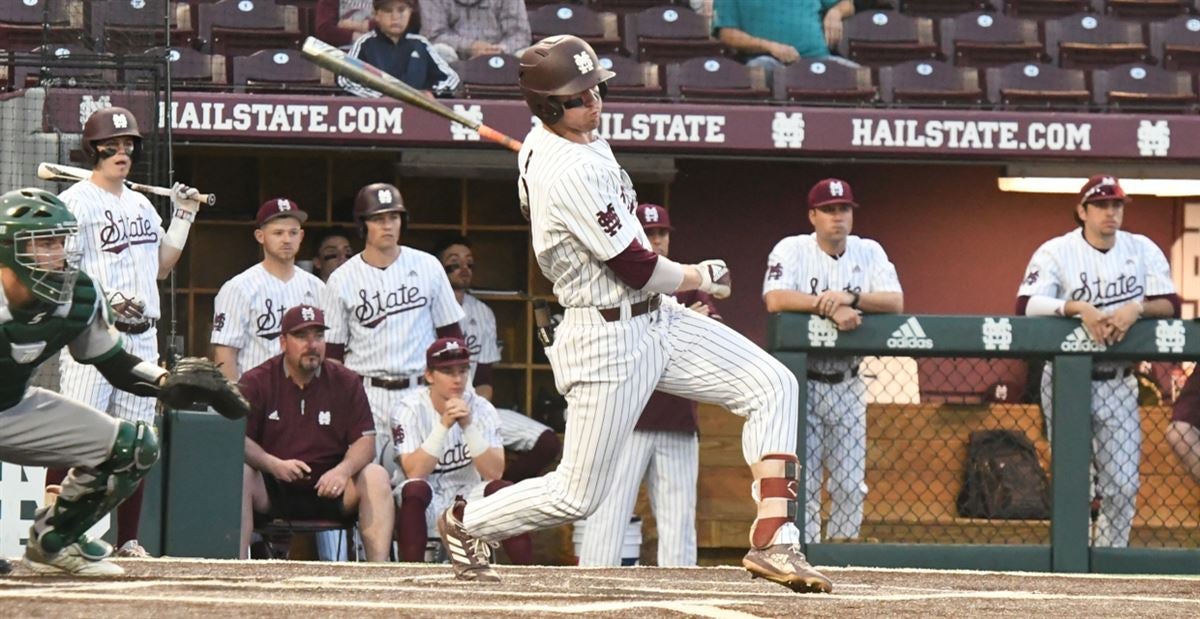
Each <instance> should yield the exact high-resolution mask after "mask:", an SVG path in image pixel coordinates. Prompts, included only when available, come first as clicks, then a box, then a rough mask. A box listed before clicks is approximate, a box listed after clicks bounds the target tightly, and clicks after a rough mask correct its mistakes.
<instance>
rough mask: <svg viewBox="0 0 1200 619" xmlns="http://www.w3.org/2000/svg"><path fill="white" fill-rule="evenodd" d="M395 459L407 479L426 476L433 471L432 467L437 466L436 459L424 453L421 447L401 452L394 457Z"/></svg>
mask: <svg viewBox="0 0 1200 619" xmlns="http://www.w3.org/2000/svg"><path fill="white" fill-rule="evenodd" d="M396 460H397V461H398V463H399V464H400V468H403V469H404V475H405V477H408V478H409V479H417V478H425V477H428V476H429V474H430V473H432V472H433V469H434V468H436V467H437V460H436V459H434V457H433V456H431V455H429V454H427V453H425V450H423V449H418V450H416V451H414V452H412V453H407V454H401V455H399V456H397V457H396Z"/></svg>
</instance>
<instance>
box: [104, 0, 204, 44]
mask: <svg viewBox="0 0 1200 619" xmlns="http://www.w3.org/2000/svg"><path fill="white" fill-rule="evenodd" d="M168 15H169V16H170V20H171V21H170V23H171V40H172V41H175V42H176V43H179V42H182V41H185V40H187V39H188V38H189V37H191V33H192V14H191V7H190V6H189V5H188V4H187V3H186V2H168V0H94V1H93V2H92V3H91V17H92V21H91V32H92V38H93V39H94V40H95V41H96V49H98V50H103V51H106V52H110V53H114V54H124V53H137V52H141V51H143V50H145V49H146V48H148V47H154V46H161V45H164V44H165V43H166V42H167V32H166V30H165V29H164V28H163V20H164V18H165V17H167V16H168Z"/></svg>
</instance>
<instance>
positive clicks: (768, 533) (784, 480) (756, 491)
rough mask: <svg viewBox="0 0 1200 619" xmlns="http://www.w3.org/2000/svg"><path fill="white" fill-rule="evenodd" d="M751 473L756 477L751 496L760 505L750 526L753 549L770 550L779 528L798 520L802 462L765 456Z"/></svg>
mask: <svg viewBox="0 0 1200 619" xmlns="http://www.w3.org/2000/svg"><path fill="white" fill-rule="evenodd" d="M750 472H751V473H752V474H753V475H754V483H753V484H752V485H751V486H750V494H751V495H753V496H754V501H755V502H756V503H758V517H757V518H755V519H754V524H752V525H750V546H751V547H752V548H766V547H767V546H770V545H771V541H772V540H773V539H774V537H775V532H776V531H778V530H779V527H782V526H783V525H785V524H787V523H789V522H794V521H795V520H796V501H797V497H798V495H799V492H800V461H799V460H797V458H796V455H795V454H784V453H772V454H765V455H763V457H762V460H759V461H758V462H755V463H754V464H751V465H750Z"/></svg>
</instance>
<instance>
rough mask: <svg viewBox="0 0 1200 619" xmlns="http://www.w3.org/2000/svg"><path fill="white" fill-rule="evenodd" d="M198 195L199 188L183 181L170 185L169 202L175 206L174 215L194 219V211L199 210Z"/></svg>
mask: <svg viewBox="0 0 1200 619" xmlns="http://www.w3.org/2000/svg"><path fill="white" fill-rule="evenodd" d="M199 195H200V190H198V189H196V188H194V187H188V186H187V185H184V184H183V183H175V184H174V185H171V204H173V205H174V206H175V217H178V218H180V219H186V220H188V221H189V222H190V221H196V213H198V212H200V200H199V198H197V196H199Z"/></svg>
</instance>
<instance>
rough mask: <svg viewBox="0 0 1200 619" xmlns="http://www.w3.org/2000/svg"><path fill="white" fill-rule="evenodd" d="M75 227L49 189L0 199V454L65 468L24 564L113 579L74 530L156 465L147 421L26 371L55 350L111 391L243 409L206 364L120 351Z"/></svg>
mask: <svg viewBox="0 0 1200 619" xmlns="http://www.w3.org/2000/svg"><path fill="white" fill-rule="evenodd" d="M77 232H78V226H77V224H76V222H75V218H74V217H73V216H72V215H71V213H70V211H68V210H67V207H66V205H64V204H63V203H62V201H60V200H59V199H58V198H57V197H56V196H55V195H54V194H52V193H49V192H46V191H42V190H40V189H20V190H17V191H11V192H9V193H6V194H4V195H2V196H0V460H5V461H7V462H12V463H16V464H25V465H31V466H45V467H72V468H71V470H70V472H69V473H68V474H67V478H66V480H65V481H64V482H63V484H62V493H61V494H60V495H59V497H58V500H57V501H55V502H54V503H53V504H52V505H47V506H44V507H41V508H40V509H38V510H37V512H35V514H34V522H33V526H32V527H30V531H29V541H28V542H27V544H26V546H25V559H24V564H25V566H26V567H28V568H29V569H30V570H32V571H34V572H38V573H51V574H54V573H63V572H65V573H67V574H71V575H76V576H115V575H119V574H122V573H123V572H124V570H122V569H121V567H120V566H118V565H116V564H114V563H111V562H109V561H107V560H106V559H107V557H108V556H109V554H111V553H112V547H111V546H109V545H108V544H107V543H105V542H103V541H101V540H91V539H88V538H87V537H86V536H85V535H84V533H85V532H86V531H87V530H88V529H89V528H91V526H92V525H94V524H95V523H96V522H97V521H99V520H100V519H101V518H103V517H104V515H105V514H107V513H109V512H110V511H112V510H113V509H114V508H116V507H117V505H119V504H120V503H121V501H123V500H125V498H126V497H128V496H129V494H130V493H132V492H133V491H134V489H135V488H136V487H137V484H138V481H139V480H141V479H142V477H144V476H145V475H146V473H147V472H149V470H150V467H152V466H154V463H155V461H157V460H158V439H157V437H156V436H155V433H154V429H153V427H152V426H151V425H149V424H146V423H143V422H138V423H131V422H128V421H123V420H119V419H115V418H113V417H110V416H108V415H106V414H104V413H102V412H100V411H98V410H96V409H94V408H91V407H88V406H86V405H84V404H81V403H79V402H77V401H75V400H72V399H69V398H66V397H64V396H62V395H59V394H57V393H54V392H51V391H47V390H45V389H40V388H37V387H29V386H28V383H29V378H30V376H31V375H32V374H33V371H34V370H35V369H36V368H37V366H38V365H40V364H41V363H42V362H43V361H45V360H46V359H47V358H49V357H52V356H54V354H56V353H57V352H58V351H59V350H60V349H62V348H63V347H64V346H66V347H69V348H70V351H71V354H73V355H74V356H75V358H76V359H78V360H80V361H81V362H83V363H88V364H91V365H94V366H96V369H98V370H99V371H100V373H101V374H103V375H104V378H105V379H107V380H108V381H109V382H111V383H112V384H113V386H115V387H117V388H118V389H122V390H124V391H128V392H129V393H133V394H135V395H139V396H157V397H158V398H159V400H160V401H162V402H163V403H164V405H166V406H171V407H183V406H188V405H191V404H200V403H207V404H211V405H212V406H213V408H215V409H216V410H217V411H218V412H220V413H221V414H222V415H225V416H226V417H229V418H234V419H236V418H240V417H242V416H244V415H245V414H246V412H247V411H248V409H249V407H248V406H247V405H246V402H245V400H244V399H243V398H242V397H241V394H240V393H239V392H238V391H237V389H236V387H235V386H233V385H231V384H229V383H228V382H227V381H226V380H225V379H224V378H223V377H222V376H221V374H220V372H219V370H217V368H216V366H215V365H213V364H212V363H211V362H209V361H208V360H206V359H184V360H182V361H180V363H179V365H178V366H177V368H176V372H175V374H168V373H167V371H166V370H164V369H162V368H159V367H158V366H156V365H154V364H152V363H148V362H146V361H143V360H141V359H139V358H137V357H135V356H133V355H131V354H129V353H127V352H125V350H124V348H122V346H121V339H120V338H121V336H120V334H119V333H118V332H117V330H116V329H115V328H114V327H113V322H112V320H113V319H112V316H111V313H110V309H109V307H108V304H107V303H106V302H105V301H104V296H103V294H102V293H101V292H100V291H99V290H98V289H97V286H96V285H95V284H94V283H93V282H92V280H91V279H90V278H89V277H88V276H87V274H85V273H83V272H82V271H80V270H79V260H80V253H79V249H78V248H79V244H78V240H77V238H76V234H77Z"/></svg>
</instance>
